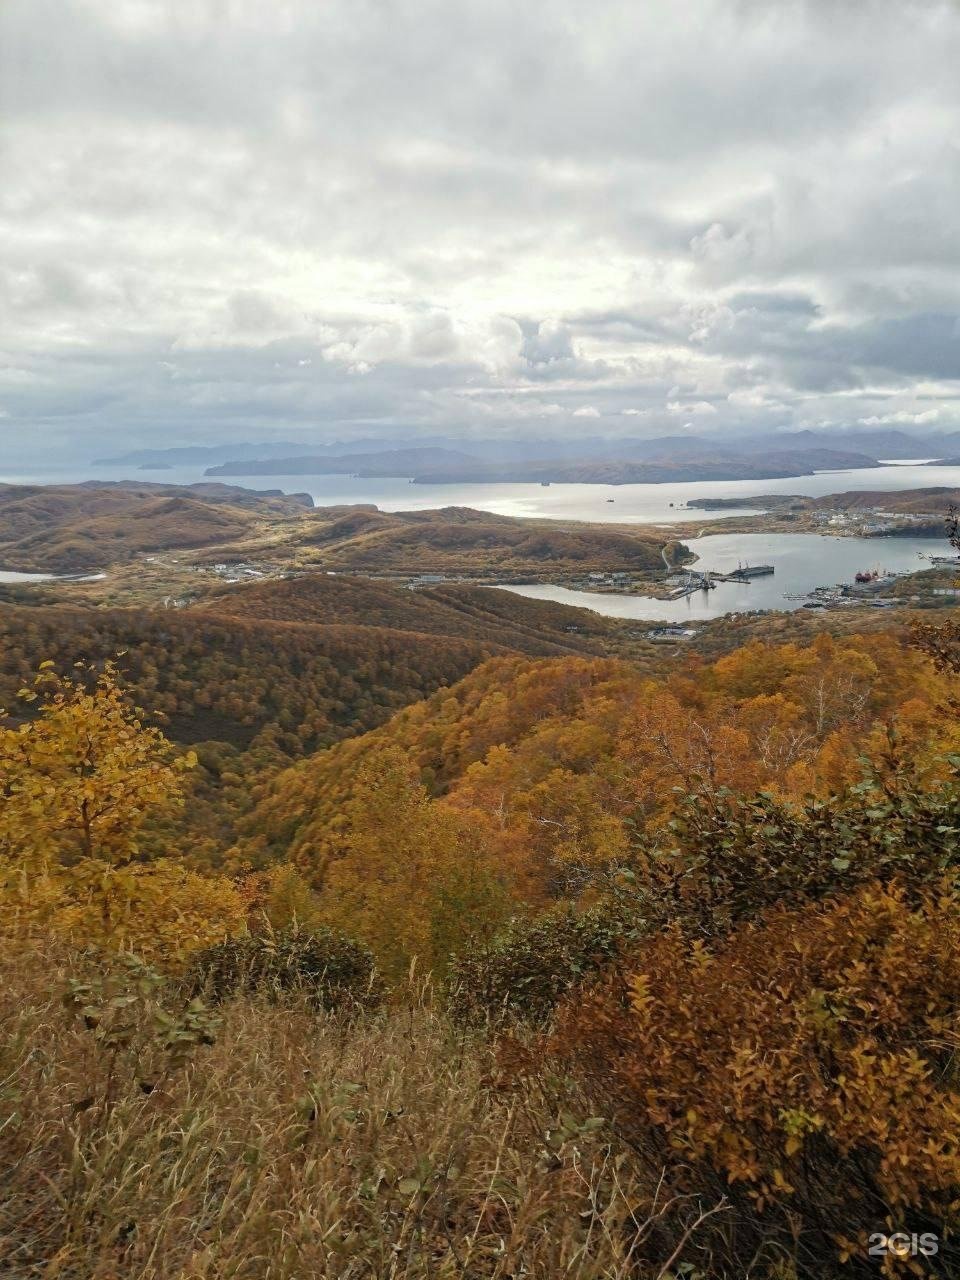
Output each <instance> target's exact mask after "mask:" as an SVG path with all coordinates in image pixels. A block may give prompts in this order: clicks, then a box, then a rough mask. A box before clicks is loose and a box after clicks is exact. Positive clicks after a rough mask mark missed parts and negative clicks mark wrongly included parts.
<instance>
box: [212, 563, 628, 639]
mask: <svg viewBox="0 0 960 1280" xmlns="http://www.w3.org/2000/svg"><path fill="white" fill-rule="evenodd" d="M197 610H198V611H200V610H202V611H204V612H211V611H212V612H215V613H217V614H219V615H220V616H224V617H225V616H231V617H239V618H244V619H247V620H248V621H249V620H253V619H258V620H260V621H279V622H303V623H311V624H315V625H322V626H330V625H341V626H368V627H390V628H393V629H395V630H400V631H413V632H417V633H419V634H422V635H438V636H455V637H460V638H463V639H470V640H474V641H477V642H480V643H490V644H494V645H497V646H501V647H504V648H508V649H515V650H517V651H519V652H521V653H528V654H537V655H543V656H546V655H550V654H561V653H577V652H580V653H582V652H591V651H592V652H600V651H601V642H602V639H603V638H604V637H606V636H608V635H610V634H611V632H612V631H614V630H615V627H614V626H613V625H612V624H611V622H610V621H609V620H608V619H606V618H604V617H601V616H600V615H599V614H596V613H593V612H592V611H591V610H589V609H571V608H570V607H569V606H567V605H557V604H553V603H552V602H551V601H549V600H527V599H525V598H523V597H521V596H517V595H514V594H512V593H511V592H508V591H497V590H495V589H492V588H488V587H469V586H454V585H451V586H439V587H422V588H419V589H418V590H416V591H410V590H407V589H406V588H403V587H399V586H395V585H393V584H392V583H389V582H381V581H377V580H375V579H370V578H354V577H343V576H331V575H327V574H312V575H310V576H307V577H300V578H287V579H283V580H281V581H276V582H263V583H255V584H253V585H251V586H240V587H235V588H234V589H232V590H223V591H219V592H216V593H215V594H213V595H211V596H209V597H208V598H206V599H205V600H203V601H202V602H201V603H200V604H199V605H198V606H197Z"/></svg>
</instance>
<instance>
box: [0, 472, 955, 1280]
mask: <svg viewBox="0 0 960 1280" xmlns="http://www.w3.org/2000/svg"><path fill="white" fill-rule="evenodd" d="M97 501H99V498H98V499H97ZM125 501H131V499H129V498H128V499H125ZM148 501H149V503H150V504H152V503H153V502H154V501H155V500H154V499H153V498H150V499H149V500H148ZM109 502H110V503H111V504H112V503H114V502H115V499H114V498H112V497H111V498H110V499H109ZM213 505H214V507H215V506H216V504H213ZM152 511H153V508H152V506H151V507H150V519H151V520H152V518H153V517H152ZM281 518H282V519H283V520H286V519H287V518H288V513H286V512H283V513H281ZM292 518H296V517H292ZM374 523H375V524H376V522H374ZM360 524H361V525H362V526H363V529H364V530H367V526H368V524H369V519H368V517H366V516H365V515H364V516H363V517H362V519H361V521H360ZM387 527H388V528H389V529H390V530H391V531H395V529H396V528H397V527H398V526H397V525H396V524H395V523H394V524H390V523H389V522H388V526H387ZM437 527H438V526H437V524H436V522H434V521H431V520H424V521H420V522H416V521H412V522H407V523H406V524H405V525H404V526H403V528H402V530H401V534H402V536H401V537H400V539H399V541H398V540H397V539H396V538H395V537H394V533H393V532H391V534H390V536H391V538H392V539H393V541H392V542H391V546H393V547H395V548H397V554H400V549H402V548H404V547H406V546H407V545H408V544H409V540H410V539H411V537H413V534H414V533H415V532H416V530H417V529H418V528H420V529H422V530H424V531H425V537H426V540H425V542H424V543H423V545H422V546H421V548H420V550H421V552H424V551H425V549H426V548H428V547H429V545H430V539H431V538H432V537H434V536H435V535H436V531H437ZM458 527H461V528H462V527H464V526H463V524H462V523H461V524H460V525H459V526H458ZM466 527H467V528H472V526H471V525H470V522H469V521H467V522H466ZM342 532H343V531H342V530H341V533H342ZM381 532H382V531H381V530H380V529H379V526H378V530H377V536H378V537H379V536H381ZM154 536H155V535H154ZM351 536H356V530H355V529H354V531H353V533H352V534H351ZM365 536H366V534H365ZM444 536H446V534H445V535H444ZM471 536H472V535H471ZM371 545H372V544H371ZM571 554H573V552H571ZM6 595H7V598H6V601H5V602H4V603H2V604H0V639H2V646H0V703H2V705H3V706H5V712H4V718H3V722H2V727H0V787H2V793H0V794H2V800H3V803H2V809H0V868H2V873H3V874H2V881H0V889H2V893H3V913H2V917H3V922H2V936H0V941H2V949H3V951H2V958H3V965H4V969H5V981H4V984H3V994H2V996H0V1016H2V1020H3V1034H4V1040H3V1050H2V1053H3V1062H2V1068H3V1071H2V1075H3V1080H4V1083H3V1085H2V1086H0V1098H2V1104H3V1108H4V1115H3V1123H2V1124H0V1145H2V1148H3V1152H4V1168H5V1173H4V1175H3V1177H4V1193H3V1199H2V1202H0V1240H2V1242H3V1248H4V1249H5V1250H6V1254H7V1257H8V1259H10V1260H11V1261H10V1265H11V1266H12V1270H10V1269H9V1268H8V1273H9V1274H12V1275H16V1276H24V1277H34V1276H36V1277H40V1276H47V1275H50V1276H53V1275H57V1276H63V1277H70V1278H71V1280H73V1278H74V1277H76V1278H77V1280H81V1278H82V1280H86V1278H87V1277H103V1278H104V1280H106V1278H107V1277H122V1278H123V1280H126V1278H127V1277H138V1278H139V1277H143V1278H144V1280H146V1278H147V1277H150V1278H153V1277H156V1280H161V1277H163V1278H164V1280H166V1277H172V1276H176V1277H183V1278H184V1280H187V1278H188V1277H189V1278H190V1280H194V1278H195V1280H200V1278H201V1277H202V1278H204V1280H219V1277H221V1276H236V1277H247V1276H250V1277H253V1276H264V1277H270V1278H271V1280H272V1278H273V1277H290V1280H293V1278H294V1277H299V1276H305V1275H311V1276H314V1275H315V1276H326V1277H330V1278H331V1280H333V1277H347V1276H350V1277H361V1276H365V1277H380V1276H388V1275H389V1276H395V1277H398V1278H400V1277H403V1278H404V1280H414V1278H417V1280H420V1278H422V1280H428V1278H429V1277H437V1280H440V1278H442V1277H454V1276H467V1277H477V1278H478V1280H479V1278H480V1277H496V1278H497V1280H507V1277H514V1276H521V1275H529V1276H537V1277H544V1278H545V1280H553V1277H559V1276H561V1275H564V1276H565V1275H571V1276H577V1277H584V1278H585V1280H594V1278H595V1280H600V1277H621V1278H623V1280H627V1278H628V1277H636V1278H638V1280H653V1277H658V1278H659V1280H666V1278H667V1277H674V1278H675V1280H680V1278H681V1277H683V1278H686V1280H696V1278H697V1277H701V1278H702V1280H714V1278H715V1277H716V1278H723V1280H725V1278H727V1277H729V1278H730V1280H734V1278H735V1277H736V1278H737V1280H739V1277H742V1276H746V1275H750V1276H756V1277H758V1278H766V1280H787V1278H789V1277H797V1278H800V1277H822V1276H827V1277H830V1276H838V1277H839V1276H846V1275H850V1276H857V1275H861V1274H862V1275H868V1274H875V1273H876V1271H875V1270H874V1263H873V1260H872V1259H871V1257H870V1255H869V1252H868V1248H869V1241H870V1238H871V1236H872V1235H874V1234H875V1233H876V1232H885V1233H888V1234H889V1233H892V1232H895V1231H899V1230H905V1231H906V1230H909V1231H910V1232H914V1233H917V1237H918V1239H919V1238H920V1236H922V1235H923V1234H924V1233H932V1236H933V1237H935V1239H936V1240H937V1254H936V1257H935V1258H933V1256H932V1255H931V1257H930V1258H927V1259H925V1261H924V1264H923V1265H924V1266H925V1267H927V1268H928V1271H929V1267H930V1266H933V1265H935V1266H936V1267H938V1268H940V1269H939V1270H936V1271H935V1272H934V1274H938V1275H944V1276H948V1275H953V1274H956V1265H957V1260H958V1258H960V1251H958V1245H957V1244H956V1237H955V1235H954V1231H955V1228H956V1222H957V1206H958V1204H960V1156H958V1151H957V1147H956V1140H955V1135H956V1127H957V1123H958V1121H960V1083H958V1081H957V1079H956V1065H955V1059H956V1050H957V1035H958V1030H957V1028H958V1023H957V1019H958V1016H960V965H958V960H957V957H958V955H960V950H958V943H960V928H958V920H960V880H958V872H957V868H958V841H960V821H958V813H960V773H958V768H960V728H958V722H957V707H958V705H960V683H958V682H960V638H958V629H957V624H956V623H954V622H952V621H950V620H947V621H943V620H942V619H943V617H944V616H948V617H949V615H943V614H936V615H923V617H919V616H917V617H911V616H910V615H909V614H908V613H906V612H905V611H903V610H897V611H896V613H895V614H893V615H886V616H883V617H877V616H873V617H870V618H865V617H864V616H863V615H854V616H853V617H852V618H851V617H847V618H844V617H843V616H842V615H833V616H824V617H811V616H810V615H804V614H803V613H802V611H800V612H798V613H797V614H795V615H788V614H783V615H776V614H771V615H758V616H755V617H752V618H750V617H745V618H742V619H740V620H718V621H717V622H716V623H714V624H711V625H710V626H707V627H704V628H703V630H702V633H701V635H700V637H699V639H698V642H697V644H696V645H695V646H693V647H687V648H682V647H666V648H664V647H663V646H657V645H654V644H651V643H649V642H648V641H647V640H646V638H645V633H643V632H642V631H638V630H637V628H636V627H633V626H631V625H630V624H629V623H626V622H624V623H621V622H620V621H618V620H616V619H610V618H604V617H602V616H600V615H598V614H593V613H589V612H587V611H584V610H575V609H569V608H567V607H565V606H562V605H554V604H550V603H549V602H545V601H534V600H527V599H524V598H522V597H519V596H516V595H511V594H508V593H506V592H501V591H496V590H491V589H489V588H485V587H482V586H476V585H469V584H465V583H459V584H458V583H445V584H440V585H423V586H420V587H419V588H418V589H416V590H410V589H408V588H406V587H404V586H402V585H399V584H398V583H396V582H393V581H390V580H389V579H383V578H374V577H365V576H363V575H362V574H360V573H355V574H351V575H343V574H329V573H317V572H313V573H311V572H309V571H306V570H304V571H301V572H299V573H292V574H287V575H284V576H282V577H278V578H276V579H275V580H267V581H248V582H240V583H235V584H229V585H223V584H222V583H218V582H216V581H212V582H209V583H207V584H206V585H205V586H204V587H203V589H202V590H201V591H200V592H199V593H198V595H197V598H196V599H194V600H192V601H190V602H189V603H188V604H187V605H186V606H185V607H176V608H170V607H163V606H162V605H160V604H157V603H154V604H152V605H150V604H143V603H137V602H136V600H135V599H134V601H131V602H130V603H128V604H126V605H123V604H119V603H117V602H116V601H107V600H100V601H97V600H95V599H90V598H87V597H85V596H84V595H83V594H82V592H81V593H80V594H75V593H72V592H71V590H70V588H69V586H58V585H57V584H53V585H43V584H40V585H38V586H37V587H30V588H9V589H7V593H6ZM930 617H933V621H930V620H929V618H930ZM858 624H859V625H858ZM919 1265H920V1264H919V1263H917V1261H916V1258H912V1257H903V1258H901V1257H899V1256H898V1255H896V1254H889V1255H888V1256H886V1257H885V1258H884V1260H883V1262H882V1265H881V1268H880V1270H881V1272H882V1273H883V1274H887V1275H891V1276H894V1275H896V1276H899V1275H904V1276H907V1275H912V1274H927V1273H928V1272H921V1271H919V1270H918V1269H917V1268H918V1266H919Z"/></svg>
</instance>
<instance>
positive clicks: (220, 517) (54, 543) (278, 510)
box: [0, 484, 312, 573]
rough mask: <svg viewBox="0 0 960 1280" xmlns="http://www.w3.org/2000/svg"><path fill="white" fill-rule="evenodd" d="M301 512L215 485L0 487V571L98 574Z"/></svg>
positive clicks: (275, 499) (289, 502)
mask: <svg viewBox="0 0 960 1280" xmlns="http://www.w3.org/2000/svg"><path fill="white" fill-rule="evenodd" d="M308 501H309V500H308ZM310 505H311V506H312V502H311V503H310ZM303 511H304V502H303V499H302V498H301V497H291V498H288V497H285V496H284V495H277V494H256V493H253V492H252V491H250V490H246V491H244V490H236V489H232V488H230V487H228V486H220V485H210V486H198V487H197V489H196V490H193V489H191V488H183V487H178V486H173V485H171V486H164V485H152V484H142V485H136V484H126V485H104V484H82V485H0V565H2V567H3V568H4V569H9V570H17V571H22V572H27V573H31V572H39V573H44V572H51V573H77V572H84V571H91V570H98V569H102V568H104V567H105V566H106V565H108V564H113V563H117V562H123V561H129V560H131V559H133V558H134V557H136V556H137V555H139V554H141V553H143V552H150V551H163V550H168V549H174V548H180V547H205V546H210V545H213V544H217V543H224V542H231V541H235V540H237V539H239V538H243V537H245V536H247V535H248V534H249V533H250V532H251V531H252V530H253V529H254V528H255V526H256V523H257V521H258V519H263V518H271V517H279V516H290V515H294V514H296V513H298V512H303Z"/></svg>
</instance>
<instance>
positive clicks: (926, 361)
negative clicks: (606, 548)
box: [0, 0, 960, 455]
mask: <svg viewBox="0 0 960 1280" xmlns="http://www.w3.org/2000/svg"><path fill="white" fill-rule="evenodd" d="M958 68H960V7H958V6H957V5H956V4H954V3H935V2H929V3H911V2H910V0H898V2H897V3H893V2H892V0H880V2H879V3H876V4H874V3H872V2H871V0H850V2H849V4H848V3H845V2H844V0H824V3H822V4H817V3H813V2H812V0H807V2H806V3H802V2H800V0H798V2H797V3H793V2H792V0H763V2H762V3H748V2H745V0H739V2H736V3H735V2H733V0H726V2H723V0H625V2H624V3H619V2H617V0H592V3H589V4H587V3H584V2H583V0H575V2H574V0H514V2H513V3H506V2H504V0H379V2H377V0H271V3H269V4H268V3H265V2H264V0H2V4H0V146H2V149H0V415H2V416H0V435H2V437H3V440H4V442H5V444H6V446H7V451H8V452H10V451H13V452H14V453H17V452H20V453H24V452H26V451H27V450H32V449H36V450H41V449H42V450H46V451H49V453H50V454H51V455H56V454H60V453H63V452H65V451H69V452H77V453H78V454H79V455H87V454H89V453H90V451H91V450H92V451H93V452H94V453H96V452H103V447H104V445H105V444H107V443H109V444H110V446H111V447H113V446H115V445H129V446H133V445H135V444H140V443H143V444H150V445H159V444H181V443H198V444H201V443H215V442H219V441H223V440H231V439H232V440H244V439H269V438H271V437H273V438H294V439H301V438H302V439H304V440H307V439H309V438H310V437H311V436H313V438H316V439H332V438H337V437H338V436H339V437H343V438H348V437H350V436H361V435H372V434H381V433H382V432H383V430H384V429H385V428H388V427H390V426H393V425H396V426H402V427H404V428H407V429H413V428H415V429H417V430H420V431H423V432H426V433H432V434H438V433H444V434H446V433H450V434H458V433H464V434H469V433H482V434H484V435H495V434H497V433H498V432H509V433H511V434H527V435H538V436H543V435H548V434H551V433H557V434H562V435H565V436H571V435H575V434H582V433H584V432H585V431H588V430H589V431H590V432H591V433H609V434H614V433H626V434H631V435H652V434H661V433H663V432H664V431H669V432H674V431H677V430H682V429H686V430H688V431H696V432H698V433H700V432H706V431H712V432H721V433H722V432H725V431H727V430H734V429H752V428H756V427H765V426H769V428H770V429H771V431H774V430H783V429H787V428H790V427H799V426H817V425H821V424H844V425H849V426H857V425H858V424H864V423H868V424H871V425H875V424H877V423H885V424H887V423H889V424H893V425H903V424H907V425H909V424H911V423H919V424H921V425H924V426H927V427H930V428H934V429H941V428H942V429H960V399H958V396H960V70H958ZM688 424H692V426H691V425H688Z"/></svg>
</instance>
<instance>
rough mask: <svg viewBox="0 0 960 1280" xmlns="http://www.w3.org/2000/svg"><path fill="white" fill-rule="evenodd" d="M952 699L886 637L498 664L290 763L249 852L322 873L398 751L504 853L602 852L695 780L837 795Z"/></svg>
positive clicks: (249, 824)
mask: <svg viewBox="0 0 960 1280" xmlns="http://www.w3.org/2000/svg"><path fill="white" fill-rule="evenodd" d="M942 694H943V688H942V687H941V683H940V680H939V677H937V676H936V675H935V674H934V673H933V671H932V668H931V667H930V666H929V663H928V662H927V661H926V660H925V659H924V658H922V657H921V656H920V655H919V654H918V653H917V652H916V651H914V650H912V649H910V648H908V647H907V646H905V645H904V644H903V643H902V642H901V641H900V640H899V639H897V638H895V637H894V636H892V635H886V634H872V635H870V636H856V635H854V636H850V637H845V638H841V639H833V638H832V637H830V636H828V635H826V634H824V635H821V636H819V637H818V638H817V639H816V640H815V642H814V643H813V644H812V645H806V646H801V645H796V644H785V645H772V644H765V643H762V642H754V643H751V644H748V645H746V646H745V647H743V648H740V649H736V650H734V651H733V652H731V653H729V654H727V655H726V656H724V657H722V658H719V659H718V660H717V661H716V662H714V663H712V664H710V665H709V666H703V665H700V666H698V665H697V664H696V663H694V664H683V665H682V666H680V667H679V668H675V670H674V672H673V674H671V675H668V676H666V677H661V678H660V679H659V680H652V679H651V678H650V676H649V674H647V673H644V672H643V671H642V670H640V669H638V667H636V666H635V665H633V664H629V663H624V662H620V661H617V660H612V659H584V658H561V659H554V660H542V661H531V660H528V659H523V658H516V657H511V658H500V659H497V660H496V661H491V662H488V663H487V664H485V665H484V666H483V667H481V668H479V669H478V670H477V671H475V672H473V673H471V674H470V675H469V676H467V677H466V678H465V679H464V680H462V681H461V682H460V683H459V684H457V685H456V686H454V687H453V688H450V689H445V690H443V691H442V693H438V694H435V695H434V696H433V697H432V698H430V699H428V700H427V701H425V702H420V703H417V704H416V705H414V706H410V707H408V708H406V709H405V710H403V711H401V712H400V713H399V714H398V715H396V716H395V717H394V718H393V719H392V720H390V721H389V722H388V723H387V724H385V725H384V726H382V727H381V728H379V729H377V730H375V731H374V732H372V733H369V734H366V735H364V736H362V737H357V738H352V739H351V740H350V741H348V742H344V743H341V744H340V745H338V746H337V747H336V748H334V749H333V750H331V751H327V752H323V753H321V754H319V755H316V756H312V757H310V758H308V759H306V760H304V761H302V762H301V763H300V764H298V765H296V766H294V767H293V768H292V769H291V770H289V771H288V772H286V773H283V774H281V775H280V776H279V777H278V778H277V779H276V780H275V782H274V783H273V784H272V786H271V787H269V788H268V789H266V792H265V795H264V798H263V800H262V801H261V803H260V804H259V805H258V806H257V808H256V809H255V810H254V812H253V813H252V814H251V815H250V816H249V817H248V818H247V819H245V820H244V822H243V824H242V839H241V841H240V846H239V853H240V855H241V857H250V858H253V859H255V860H264V859H266V860H267V861H269V860H272V859H275V858H281V857H282V858H287V857H292V858H294V859H295V860H296V861H297V862H298V864H299V866H300V868H301V870H302V871H303V872H304V873H305V874H307V875H310V876H312V877H313V879H314V881H315V883H318V884H319V883H322V879H323V875H324V873H325V868H326V866H327V864H328V861H329V859H330V858H331V857H339V856H342V854H343V849H342V847H341V843H340V842H341V834H342V824H341V823H340V820H339V817H338V815H340V814H342V812H343V811H344V809H345V807H346V806H349V805H350V803H351V802H352V800H353V799H354V798H355V797H356V795H357V794H359V793H358V788H360V789H361V790H362V789H363V788H364V787H366V788H367V789H369V788H370V787H371V786H372V785H373V783H372V782H371V779H372V778H373V777H376V776H379V774H381V773H383V772H384V771H385V770H386V769H387V767H388V765H387V763H385V762H389V761H390V760H391V759H393V758H394V757H393V754H392V753H394V752H396V753H398V758H399V759H400V760H402V761H404V762H406V765H407V766H409V767H410V768H412V769H413V770H414V771H415V773H416V776H417V778H418V779H420V780H422V781H424V782H425V783H426V784H427V786H428V788H429V790H430V793H431V795H432V796H433V797H435V798H437V800H438V802H440V801H442V802H443V803H444V804H446V805H453V806H454V807H456V808H460V809H464V808H466V809H468V810H470V811H471V812H474V811H476V813H477V814H478V815H480V816H478V817H477V822H478V823H482V822H486V821H489V822H490V823H491V824H492V829H491V834H490V837H489V838H490V839H492V840H493V841H494V842H495V843H496V844H497V846H498V847H502V851H503V856H504V857H507V856H509V851H510V850H514V851H516V850H519V849H523V850H525V851H526V852H525V854H524V856H525V857H529V858H530V859H532V861H533V862H534V863H536V864H537V865H540V864H541V862H542V865H543V866H544V867H546V866H547V865H553V866H554V867H555V868H556V866H557V865H558V864H559V863H561V862H562V861H563V860H564V859H565V858H571V859H574V860H578V859H579V860H583V859H586V860H588V861H590V860H592V859H594V858H595V857H606V856H610V852H611V850H622V849H623V848H625V847H626V844H625V842H626V843H629V841H630V839H631V838H632V837H631V834H630V833H631V831H632V830H635V829H636V824H637V823H640V824H641V825H642V823H643V822H644V821H646V820H647V819H653V818H656V819H662V817H663V816H664V814H665V812H667V811H669V807H670V805H671V804H672V803H673V802H674V801H675V798H676V795H677V794H678V793H677V788H680V789H681V790H682V791H687V790H689V788H690V787H691V786H692V785H694V783H695V781H696V779H698V778H701V779H703V778H708V779H709V780H710V781H711V782H712V783H713V784H714V785H718V786H730V787H732V788H734V789H736V790H751V789H753V790H761V789H763V788H772V789H773V790H774V791H779V792H785V793H787V794H794V795H796V796H798V797H799V796H802V795H804V794H806V793H807V792H809V791H816V790H818V789H820V788H828V787H833V788H836V787H837V786H839V785H842V784H844V783H845V782H847V781H849V780H851V779H853V778H856V777H857V776H858V765H857V760H858V757H859V756H860V755H861V754H863V753H864V752H867V751H870V750H871V749H875V750H877V751H878V752H879V751H881V750H882V749H883V744H884V742H885V741H886V737H885V730H884V729H883V728H882V727H881V722H883V721H884V720H885V719H887V718H889V717H890V716H893V715H900V716H901V717H902V734H903V741H904V742H906V741H907V739H908V738H909V736H910V734H912V733H915V734H917V735H918V739H922V738H923V737H924V735H928V733H929V729H930V725H931V724H932V723H933V722H934V721H935V720H936V718H937V709H936V708H937V702H938V698H939V697H942ZM482 815H486V816H485V817H483V816H482ZM625 820H628V821H627V822H626V823H625ZM631 824H632V825H631ZM604 849H605V850H606V852H605V853H604ZM544 874H545V875H546V874H547V873H546V872H544Z"/></svg>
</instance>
